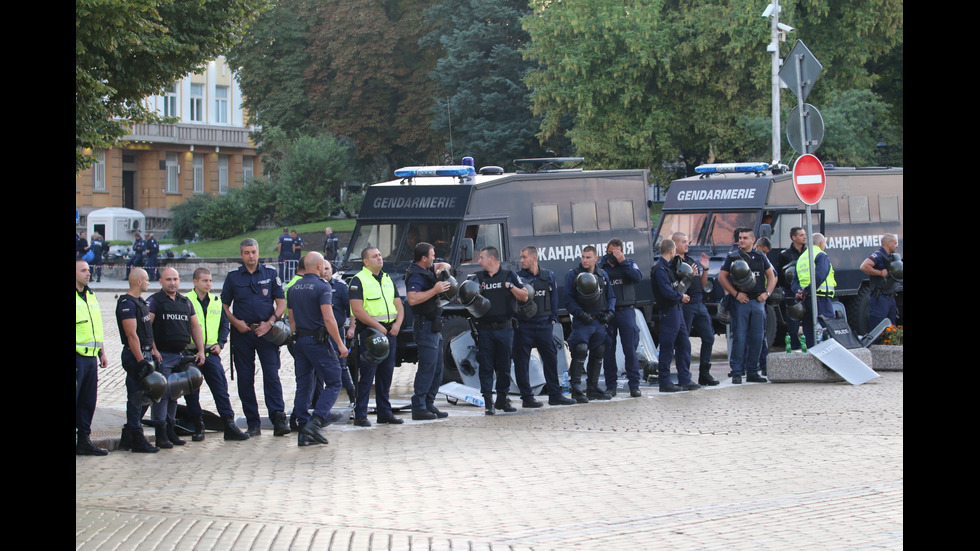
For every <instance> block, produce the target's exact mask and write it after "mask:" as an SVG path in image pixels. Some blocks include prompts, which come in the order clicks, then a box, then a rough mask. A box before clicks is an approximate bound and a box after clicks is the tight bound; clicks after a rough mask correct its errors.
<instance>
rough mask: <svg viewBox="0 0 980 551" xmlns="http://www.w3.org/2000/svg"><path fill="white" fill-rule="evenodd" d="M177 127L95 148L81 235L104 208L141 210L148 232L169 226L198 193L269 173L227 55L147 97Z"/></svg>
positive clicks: (136, 132) (78, 201) (78, 200)
mask: <svg viewBox="0 0 980 551" xmlns="http://www.w3.org/2000/svg"><path fill="white" fill-rule="evenodd" d="M144 101H145V102H146V103H147V104H148V106H149V107H150V108H151V109H153V110H155V111H156V112H157V113H159V114H160V115H163V116H168V117H176V118H177V119H179V122H177V123H176V124H137V125H135V126H134V127H133V129H132V133H131V134H129V135H127V136H126V137H125V138H124V140H126V141H127V142H128V143H127V145H125V146H123V147H118V148H114V149H109V150H104V151H96V152H95V154H96V156H97V158H98V162H97V163H96V164H95V165H93V166H92V167H90V168H88V169H86V170H84V171H82V172H80V173H78V174H77V175H76V177H75V208H76V209H77V210H78V214H79V221H78V224H77V228H76V231H77V230H80V229H84V228H85V218H86V216H87V215H88V213H89V212H92V211H93V210H96V209H100V208H104V207H124V208H129V209H133V210H138V211H140V212H142V213H143V214H144V215H145V216H146V228H144V229H145V230H148V231H154V230H162V229H164V228H166V227H168V226H169V219H170V209H171V208H173V207H174V206H176V205H178V204H180V203H182V202H183V201H185V200H186V199H189V198H191V197H194V196H195V195H204V194H211V195H218V194H224V193H227V192H228V190H229V189H232V188H236V187H241V186H242V185H244V183H245V182H247V181H249V180H250V179H251V178H252V177H253V176H254V175H261V174H262V165H261V160H260V159H259V157H258V155H257V153H256V149H255V145H254V144H253V143H252V142H251V140H250V138H249V136H250V133H251V130H252V129H251V127H249V126H247V123H246V115H245V113H244V112H243V110H242V107H241V104H242V97H241V91H240V90H239V88H238V82H237V81H236V80H235V75H234V72H233V71H232V70H231V68H230V67H229V66H228V64H227V62H226V61H225V59H224V57H219V58H217V59H215V60H213V61H211V62H209V63H208V64H207V65H206V66H205V67H204V68H203V69H202V71H201V72H199V73H195V74H190V75H187V76H185V77H184V78H183V79H181V80H180V81H178V82H176V83H174V84H173V85H172V86H171V87H169V88H168V89H166V90H164V92H163V93H162V94H161V95H155V96H150V97H149V98H147V99H146V100H144Z"/></svg>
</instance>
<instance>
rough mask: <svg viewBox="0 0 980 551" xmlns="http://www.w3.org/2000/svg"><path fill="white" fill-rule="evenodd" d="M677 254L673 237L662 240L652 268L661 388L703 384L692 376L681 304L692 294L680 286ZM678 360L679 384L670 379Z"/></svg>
mask: <svg viewBox="0 0 980 551" xmlns="http://www.w3.org/2000/svg"><path fill="white" fill-rule="evenodd" d="M676 254H677V249H676V246H675V245H674V241H673V239H664V240H663V241H661V242H660V258H659V259H658V260H657V263H656V264H655V265H654V266H653V268H652V269H651V271H650V280H651V284H652V285H653V296H654V298H656V300H657V305H658V306H659V307H660V356H659V358H658V361H659V363H660V365H659V367H658V373H657V375H658V378H659V380H660V392H679V391H681V390H697V389H699V388H701V385H699V384H697V383H695V382H694V381H692V380H691V338H690V333H689V332H688V329H687V323H686V322H685V321H684V310H683V309H682V307H681V305H682V304H686V303H688V302H690V301H691V297H690V296H689V295H687V294H685V293H681V292H680V291H678V290H677V277H676V275H675V273H674V268H673V267H672V266H671V261H672V260H673V259H674V257H675V256H676ZM671 360H674V361H675V363H676V364H677V365H676V367H677V384H676V385H675V384H674V382H673V381H672V380H671V379H670V362H671Z"/></svg>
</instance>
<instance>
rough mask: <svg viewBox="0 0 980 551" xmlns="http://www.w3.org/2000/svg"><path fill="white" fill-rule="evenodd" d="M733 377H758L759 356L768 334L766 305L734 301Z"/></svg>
mask: <svg viewBox="0 0 980 551" xmlns="http://www.w3.org/2000/svg"><path fill="white" fill-rule="evenodd" d="M732 304H733V306H732V310H733V311H732V312H731V316H732V351H731V366H732V375H738V376H741V375H743V374H747V375H758V373H759V354H761V352H762V341H764V340H765V332H766V303H764V302H759V301H758V300H755V299H749V302H748V303H746V304H742V303H741V302H738V301H737V300H735V301H732Z"/></svg>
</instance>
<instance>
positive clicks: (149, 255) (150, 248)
mask: <svg viewBox="0 0 980 551" xmlns="http://www.w3.org/2000/svg"><path fill="white" fill-rule="evenodd" d="M159 255H160V243H159V242H157V238H156V237H150V238H149V239H147V240H146V273H147V275H148V276H149V277H150V281H154V280H156V279H157V257H158V256H159Z"/></svg>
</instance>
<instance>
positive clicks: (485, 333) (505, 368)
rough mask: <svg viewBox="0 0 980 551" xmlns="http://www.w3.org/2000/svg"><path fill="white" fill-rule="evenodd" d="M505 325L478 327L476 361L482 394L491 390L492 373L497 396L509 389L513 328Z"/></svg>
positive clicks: (492, 386) (492, 387) (492, 385)
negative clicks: (497, 327) (501, 326)
mask: <svg viewBox="0 0 980 551" xmlns="http://www.w3.org/2000/svg"><path fill="white" fill-rule="evenodd" d="M505 325H508V326H507V327H505V328H503V329H490V328H480V329H479V333H480V338H479V340H478V341H477V347H478V350H477V353H476V361H477V362H478V363H479V364H480V393H481V394H483V395H484V396H486V395H488V394H490V393H492V392H493V389H494V381H493V377H494V374H496V375H497V383H496V388H497V396H498V397H503V396H506V395H507V392H508V391H510V360H511V355H512V354H513V350H514V330H513V329H512V328H511V327H510V326H509V324H505Z"/></svg>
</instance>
